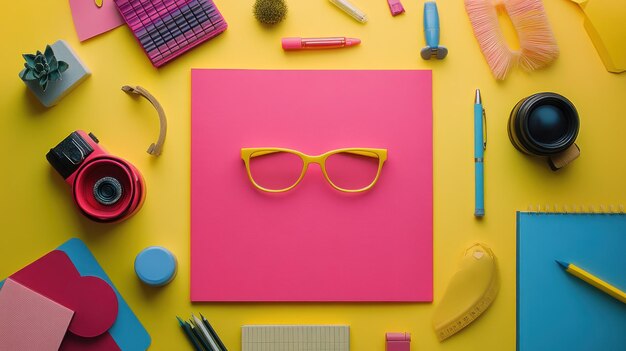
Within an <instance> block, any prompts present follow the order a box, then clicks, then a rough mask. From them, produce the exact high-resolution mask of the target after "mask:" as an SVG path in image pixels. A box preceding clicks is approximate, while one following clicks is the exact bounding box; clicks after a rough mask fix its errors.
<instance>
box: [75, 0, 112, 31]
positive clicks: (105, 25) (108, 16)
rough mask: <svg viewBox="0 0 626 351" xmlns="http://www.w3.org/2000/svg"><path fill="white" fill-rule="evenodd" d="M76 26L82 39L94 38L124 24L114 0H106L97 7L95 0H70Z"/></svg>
mask: <svg viewBox="0 0 626 351" xmlns="http://www.w3.org/2000/svg"><path fill="white" fill-rule="evenodd" d="M69 1H70V9H71V10H72V18H73V19H74V27H75V28H76V34H78V39H79V40H80V41H85V40H87V39H90V38H93V37H95V36H97V35H100V34H102V33H105V32H108V31H110V30H111V29H113V28H117V27H119V26H121V25H122V24H124V19H123V18H122V16H121V15H120V13H119V12H118V10H117V6H115V2H114V1H113V0H104V1H103V2H102V7H97V6H96V3H95V1H94V0H69Z"/></svg>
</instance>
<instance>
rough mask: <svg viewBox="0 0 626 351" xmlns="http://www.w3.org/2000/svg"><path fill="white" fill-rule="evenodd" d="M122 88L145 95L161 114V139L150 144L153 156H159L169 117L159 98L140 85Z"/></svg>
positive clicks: (125, 90) (149, 148)
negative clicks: (166, 115) (166, 116)
mask: <svg viewBox="0 0 626 351" xmlns="http://www.w3.org/2000/svg"><path fill="white" fill-rule="evenodd" d="M122 90H123V91H124V92H126V93H129V94H136V95H139V96H143V97H144V98H146V99H147V100H148V101H150V103H151V104H152V106H154V108H155V109H156V110H157V112H158V114H159V121H160V125H161V128H160V131H159V139H158V140H157V142H156V143H152V144H150V146H149V147H148V153H149V154H150V155H153V156H159V155H160V154H161V152H162V151H163V144H164V143H165V135H166V134H167V119H166V118H165V111H163V107H162V106H161V104H160V103H159V102H158V101H157V99H156V98H155V97H154V96H152V94H150V93H149V92H148V91H147V90H146V89H144V88H142V87H140V86H136V87H134V88H133V87H131V86H128V85H124V86H123V87H122Z"/></svg>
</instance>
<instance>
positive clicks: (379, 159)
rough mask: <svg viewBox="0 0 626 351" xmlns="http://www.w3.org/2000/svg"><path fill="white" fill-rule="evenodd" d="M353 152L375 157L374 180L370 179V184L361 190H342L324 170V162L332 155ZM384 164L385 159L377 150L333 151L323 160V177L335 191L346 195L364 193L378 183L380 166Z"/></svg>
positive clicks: (325, 169) (326, 170)
mask: <svg viewBox="0 0 626 351" xmlns="http://www.w3.org/2000/svg"><path fill="white" fill-rule="evenodd" d="M354 151H359V152H368V153H371V154H372V155H375V156H376V159H377V160H378V165H377V168H376V175H375V176H374V178H373V179H372V181H371V182H370V183H368V184H367V185H365V186H363V187H361V188H357V189H348V188H344V187H342V186H339V185H337V184H336V183H335V182H333V181H332V179H331V176H330V174H329V173H328V169H327V168H326V161H327V160H328V158H330V157H332V156H333V155H337V154H341V153H349V152H354ZM384 162H385V157H384V155H383V154H381V153H380V152H378V150H372V149H359V148H354V149H340V150H335V151H333V152H331V153H329V154H327V155H326V157H325V158H324V176H325V177H326V180H327V181H328V182H329V183H330V184H331V185H332V186H333V187H335V188H336V189H338V190H340V191H343V192H348V193H358V192H363V191H366V190H368V189H370V188H371V187H372V186H373V185H374V184H376V182H377V181H378V178H379V177H380V173H381V170H382V165H383V163H384Z"/></svg>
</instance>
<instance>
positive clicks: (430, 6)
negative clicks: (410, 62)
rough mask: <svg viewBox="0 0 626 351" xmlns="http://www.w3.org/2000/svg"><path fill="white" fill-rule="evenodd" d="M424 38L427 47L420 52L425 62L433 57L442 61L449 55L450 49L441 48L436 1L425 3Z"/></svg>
mask: <svg viewBox="0 0 626 351" xmlns="http://www.w3.org/2000/svg"><path fill="white" fill-rule="evenodd" d="M424 36H425V37H426V47H425V48H423V49H422V51H421V52H420V54H421V55H422V58H423V59H424V60H430V58H431V57H436V58H437V59H438V60H441V59H443V58H445V57H446V55H448V49H446V48H445V47H443V46H439V13H438V12H437V4H436V3H435V2H434V1H427V2H425V3H424Z"/></svg>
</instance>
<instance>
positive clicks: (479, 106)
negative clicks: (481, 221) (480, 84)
mask: <svg viewBox="0 0 626 351" xmlns="http://www.w3.org/2000/svg"><path fill="white" fill-rule="evenodd" d="M484 122H486V117H485V109H484V108H483V102H482V99H481V98H480V90H479V89H476V99H475V100H474V164H475V165H476V168H475V177H476V178H475V182H476V186H475V189H476V193H475V199H476V204H475V210H474V216H476V217H483V216H484V215H485V178H484V177H485V174H484V162H483V156H484V152H485V149H487V133H486V132H487V129H486V126H485V125H484Z"/></svg>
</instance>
